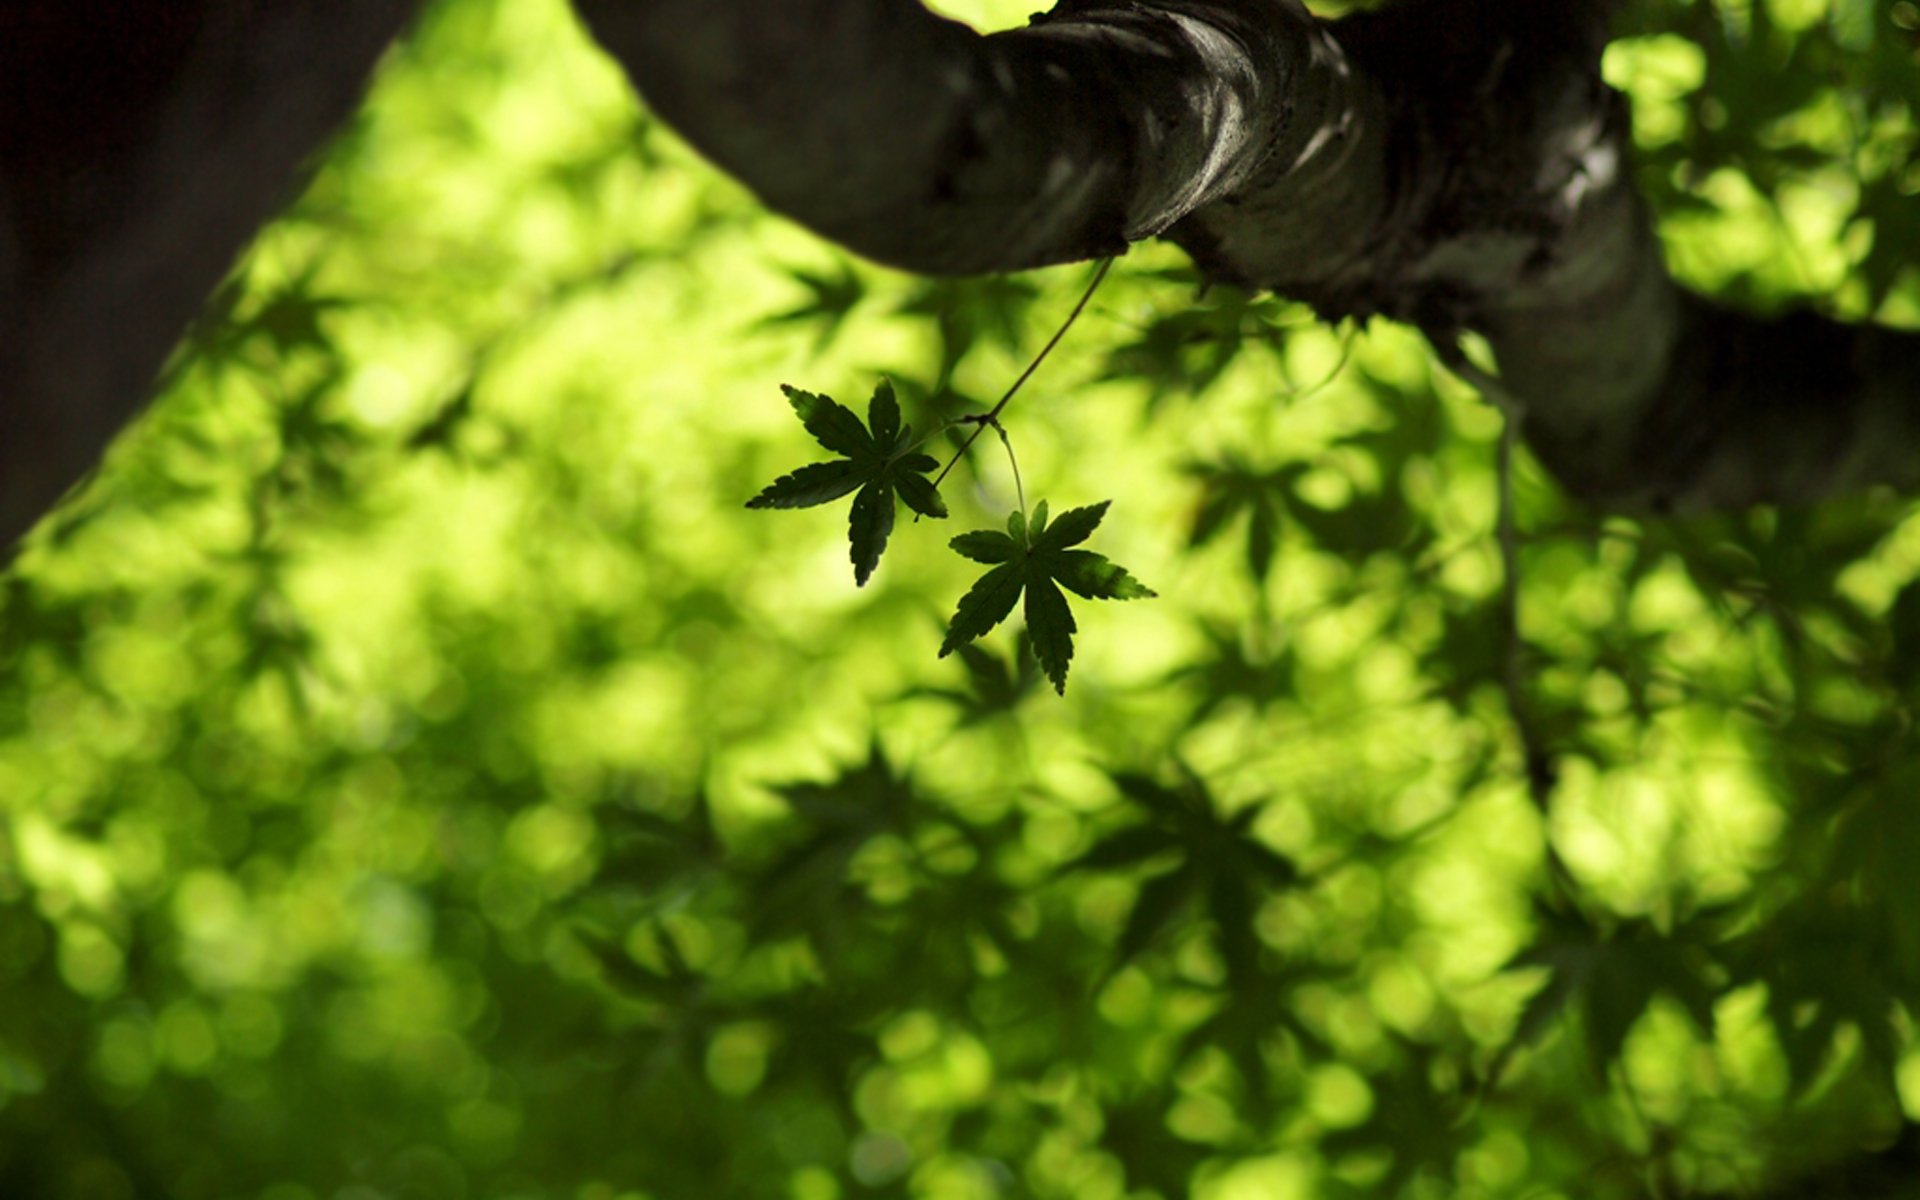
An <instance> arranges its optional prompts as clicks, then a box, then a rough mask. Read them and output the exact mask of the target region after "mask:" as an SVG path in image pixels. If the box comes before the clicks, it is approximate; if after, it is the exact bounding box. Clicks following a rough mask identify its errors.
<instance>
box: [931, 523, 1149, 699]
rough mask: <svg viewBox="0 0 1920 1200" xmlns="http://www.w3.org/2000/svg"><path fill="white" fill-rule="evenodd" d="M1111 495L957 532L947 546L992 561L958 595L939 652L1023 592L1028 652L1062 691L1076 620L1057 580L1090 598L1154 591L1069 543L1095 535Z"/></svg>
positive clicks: (983, 627)
mask: <svg viewBox="0 0 1920 1200" xmlns="http://www.w3.org/2000/svg"><path fill="white" fill-rule="evenodd" d="M1112 503H1113V501H1111V500H1104V501H1102V502H1100V503H1099V504H1096V505H1093V506H1092V507H1090V508H1073V509H1068V510H1067V511H1066V512H1064V513H1061V514H1060V519H1059V520H1058V521H1055V522H1054V523H1053V525H1052V526H1051V527H1049V526H1048V525H1047V502H1046V501H1045V500H1042V501H1041V502H1040V503H1039V504H1037V505H1035V506H1034V509H1033V523H1032V525H1028V523H1027V520H1026V517H1025V515H1024V514H1022V513H1017V512H1016V513H1014V514H1013V515H1012V516H1010V517H1008V518H1007V532H1005V533H1000V532H998V531H996V530H991V529H981V530H976V531H975V532H973V533H963V534H961V535H960V536H959V537H956V538H954V539H953V541H952V542H951V543H950V544H951V545H952V546H953V548H954V549H955V550H957V551H959V552H960V553H961V554H963V555H965V556H966V557H967V558H970V559H972V560H973V561H975V562H978V563H987V564H990V565H992V567H993V570H991V571H988V572H987V573H986V574H985V575H982V576H981V577H980V578H979V579H978V580H977V581H976V582H975V583H974V585H973V587H971V588H970V589H968V591H967V594H966V595H964V596H962V597H960V606H959V608H957V609H955V610H954V614H953V620H952V622H951V623H950V624H949V625H948V626H947V640H946V641H944V642H942V643H941V645H940V656H941V657H942V658H945V657H946V656H947V655H949V654H951V653H953V652H954V650H956V649H958V648H959V647H960V646H962V645H964V644H965V643H967V642H970V641H972V640H973V639H975V638H977V637H979V636H980V635H981V634H983V633H985V632H987V630H989V629H992V628H993V627H994V626H995V625H998V624H999V623H1000V622H1002V621H1004V620H1006V619H1007V614H1008V613H1010V612H1012V611H1013V606H1014V604H1015V603H1016V602H1017V601H1018V600H1019V599H1020V596H1021V594H1022V593H1023V592H1024V593H1025V594H1026V597H1027V613H1026V616H1027V636H1028V637H1029V638H1030V639H1031V640H1032V642H1033V653H1034V657H1035V658H1037V659H1039V660H1040V666H1041V667H1042V668H1043V669H1044V670H1045V671H1046V673H1047V678H1048V679H1051V680H1052V681H1053V689H1054V691H1056V692H1059V693H1060V694H1062V695H1065V694H1066V691H1067V664H1068V663H1069V662H1071V661H1072V659H1073V635H1074V632H1075V630H1076V628H1077V626H1075V625H1074V623H1073V612H1072V610H1071V609H1069V608H1068V607H1067V598H1066V597H1065V596H1062V595H1061V594H1060V588H1059V587H1057V586H1055V585H1056V583H1057V584H1062V585H1064V586H1065V587H1066V588H1067V590H1068V591H1070V592H1073V593H1074V594H1075V595H1077V596H1083V597H1085V598H1086V599H1088V600H1135V599H1138V598H1140V597H1143V596H1151V595H1153V594H1154V593H1153V591H1152V590H1151V589H1149V588H1148V587H1147V586H1146V585H1144V584H1142V583H1141V582H1140V581H1139V580H1138V579H1135V578H1134V577H1133V576H1131V575H1129V574H1127V572H1126V570H1125V568H1123V567H1120V566H1119V565H1117V564H1115V563H1111V562H1108V561H1107V560H1106V558H1105V557H1103V556H1102V555H1098V554H1095V553H1093V552H1092V551H1089V550H1074V549H1070V547H1073V546H1077V545H1079V544H1080V543H1081V542H1084V541H1086V540H1087V539H1088V538H1089V537H1091V536H1093V531H1094V530H1095V529H1096V528H1098V527H1099V525H1100V519H1101V518H1102V517H1104V516H1106V515H1107V506H1108V505H1110V504H1112Z"/></svg>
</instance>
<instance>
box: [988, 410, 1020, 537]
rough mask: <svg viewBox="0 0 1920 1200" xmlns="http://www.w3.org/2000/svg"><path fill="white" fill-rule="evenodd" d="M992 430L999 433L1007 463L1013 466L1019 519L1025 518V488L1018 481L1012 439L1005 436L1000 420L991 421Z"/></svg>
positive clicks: (1005, 431)
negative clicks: (1018, 503)
mask: <svg viewBox="0 0 1920 1200" xmlns="http://www.w3.org/2000/svg"><path fill="white" fill-rule="evenodd" d="M993 431H994V432H995V433H997V434H999V435H1000V444H1001V445H1002V446H1005V447H1006V448H1007V465H1008V466H1010V467H1012V468H1013V494H1014V496H1015V497H1016V498H1018V499H1019V501H1020V519H1021V520H1022V521H1025V520H1026V519H1027V489H1026V485H1025V484H1023V483H1021V482H1020V460H1019V459H1018V458H1016V457H1014V454H1013V439H1012V438H1010V437H1008V436H1007V427H1006V426H1004V425H1002V424H1001V423H1000V422H998V421H995V422H994V423H993Z"/></svg>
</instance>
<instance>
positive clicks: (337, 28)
mask: <svg viewBox="0 0 1920 1200" xmlns="http://www.w3.org/2000/svg"><path fill="white" fill-rule="evenodd" d="M416 2H417V0H332V2H323V0H289V2H287V3H279V4H272V5H268V4H258V3H250V2H248V0H178V2H176V3H172V4H167V5H149V6H137V7H136V9H134V10H127V9H126V8H125V7H124V6H117V5H112V4H108V3H107V2H106V0H77V2H75V0H68V2H65V3H61V2H58V0H28V2H27V3H24V4H17V5H12V6H8V7H7V8H5V10H4V11H3V12H0V321H4V322H5V327H6V328H7V329H8V330H9V331H10V333H11V336H10V337H9V338H8V339H7V340H6V341H5V342H4V343H0V545H8V544H11V543H12V542H13V541H14V540H15V539H16V538H17V537H18V535H19V534H20V533H22V532H23V531H24V530H25V529H26V528H27V527H28V526H29V525H30V524H31V522H32V521H33V520H34V519H36V518H37V517H38V516H39V515H41V514H42V513H44V512H45V511H46V509H47V508H48V507H49V506H50V505H51V504H52V502H53V501H54V500H55V499H56V498H57V497H58V496H59V495H60V494H61V493H62V492H63V491H64V490H65V489H67V488H68V487H69V486H71V485H72V483H74V482H75V481H76V480H77V479H78V478H79V477H80V476H81V475H83V474H84V473H85V471H86V470H87V469H89V468H90V467H91V466H92V464H93V463H94V462H95V461H96V460H97V458H98V456H99V454H100V452H101V450H102V448H103V447H104V446H105V444H106V443H107V441H108V440H109V439H110V438H111V437H112V435H113V434H114V433H115V432H117V431H118V429H119V428H120V427H121V426H122V425H123V424H124V423H125V422H126V421H127V419H128V418H129V417H130V416H131V415H132V414H133V413H134V412H136V411H137V410H138V409H139V408H140V406H141V405H142V404H143V403H144V402H145V400H146V399H147V396H148V393H149V391H150V388H151V381H152V379H153V378H154V376H155V374H156V372H157V370H158V368H159V367H160V365H161V364H162V363H163V362H164V360H165V358H166V355H167V353H168V351H169V349H170V348H171V346H172V345H173V343H174V341H175V340H176V339H177V337H178V336H179V334H180V332H181V331H182V330H183V329H184V327H185V325H186V323H187V322H188V321H189V320H190V319H191V317H192V315H193V313H194V312H195V311H196V310H197V308H198V307H199V305H200V304H201V303H202V301H203V298H204V297H205V296H206V295H207V294H208V293H209V292H210V291H211V290H212V288H213V286H214V285H215V283H216V282H217V281H218V280H219V278H220V276H221V275H222V273H224V272H225V271H226V270H227V269H228V268H229V266H230V265H231V263H232V261H233V259H234V257H235V256H236V255H237V254H238V252H239V251H240V249H241V248H242V247H243V246H244V244H245V241H246V239H247V238H249V237H250V236H251V235H252V233H253V231H254V230H255V229H256V228H257V227H258V225H259V224H260V223H261V222H262V221H263V220H265V219H266V218H267V217H268V216H269V215H271V213H272V212H273V210H274V208H275V207H276V205H278V204H279V203H280V202H281V201H282V200H284V198H285V197H286V196H287V195H289V193H290V188H291V185H292V182H293V181H294V179H295V177H296V174H297V171H296V168H297V166H298V164H299V163H300V162H301V161H302V159H304V158H305V157H307V156H308V155H309V154H310V153H311V152H312V151H313V150H314V149H315V148H316V147H317V146H318V145H319V144H321V142H322V141H323V139H324V138H325V137H326V135H327V133H328V132H329V131H331V130H332V129H333V128H334V127H335V126H336V125H337V124H338V123H339V122H340V121H341V120H343V119H344V117H345V116H346V114H347V113H348V111H349V110H350V109H351V107H352V105H353V104H354V102H355V101H356V99H357V97H358V96H359V94H360V91H361V89H362V86H363V84H364V81H365V79H366V77H367V75H368V72H369V71H370V69H371V68H372V66H373V64H374V62H375V61H376V59H377V58H378V56H379V53H380V51H381V49H382V48H383V47H384V45H385V44H386V42H387V41H388V39H389V38H391V37H392V36H393V35H394V33H395V32H396V31H397V30H398V29H399V28H400V27H401V26H402V25H403V24H404V23H405V21H406V19H407V18H408V16H409V15H410V13H411V10H412V9H413V7H414V6H415V3H416ZM579 7H580V9H581V12H582V15H583V16H584V17H585V18H586V19H587V21H588V23H589V25H590V27H591V28H592V29H593V31H594V32H595V34H596V35H597V36H598V37H599V38H600V39H601V41H602V43H603V44H604V45H605V46H606V48H607V49H608V50H609V51H610V52H611V53H612V54H613V55H614V56H615V57H616V58H617V59H618V60H619V61H620V62H621V63H622V64H624V65H625V66H626V68H627V69H628V71H629V72H630V74H631V75H632V77H633V79H634V81H635V82H636V84H637V85H638V87H639V89H640V91H641V92H642V93H643V94H644V95H645V97H646V98H647V99H648V101H649V102H650V103H651V104H652V106H653V107H654V108H655V110H656V111H657V112H659V113H660V114H661V115H663V116H664V117H666V118H667V119H668V120H669V121H671V122H672V123H674V124H676V125H677V126H678V127H679V128H680V129H681V131H682V132H683V133H684V134H685V135H686V136H687V137H688V138H689V139H690V140H691V141H692V142H694V144H695V145H697V146H699V147H700V148H701V149H703V150H704V151H705V152H706V153H707V154H709V155H710V156H711V157H712V158H713V159H714V160H715V161H716V162H718V163H719V164H720V165H721V166H722V167H724V168H726V169H727V170H729V171H731V172H733V173H734V174H736V175H737V176H739V177H740V178H741V179H742V180H743V181H744V182H745V183H746V184H747V185H748V186H750V187H752V188H753V189H754V190H755V191H757V192H758V193H759V194H760V195H761V196H762V197H763V198H764V199H765V200H766V201H767V203H768V204H769V205H770V206H771V207H773V208H775V209H777V210H779V211H781V212H784V213H787V214H788V215H790V216H793V217H795V218H796V219H798V220H800V221H802V222H803V223H805V224H807V225H809V226H811V227H813V228H814V229H816V230H818V231H820V232H821V233H822V234H824V235H825V236H827V237H829V238H832V239H834V240H836V241H839V242H841V243H843V244H845V245H847V246H849V247H850V248H852V249H854V250H856V251H858V252H860V253H863V254H866V255H868V256H870V257H873V258H876V259H879V260H881V261H884V262H889V263H892V264H894V265H896V266H901V267H904V268H907V269H909V270H916V271H921V272H926V273H936V274H964V273H976V272H984V271H999V270H1015V269H1020V268H1024V267H1031V266H1037V265H1041V264H1045V263H1055V262H1063V261H1070V260H1074V259H1084V258H1092V257H1098V256H1102V255H1106V254H1112V253H1116V252H1118V251H1120V250H1122V249H1124V247H1125V246H1126V245H1127V244H1128V243H1129V242H1131V241H1134V240H1138V239H1140V238H1143V237H1148V236H1153V235H1164V236H1168V237H1170V238H1172V239H1174V240H1175V241H1177V242H1179V243H1180V244H1181V245H1182V246H1184V247H1186V248H1187V249H1188V250H1189V251H1190V252H1191V253H1192V255H1193V257H1194V259H1195V261H1196V262H1197V263H1198V264H1199V266H1200V268H1201V269H1202V271H1203V272H1204V273H1206V274H1207V275H1208V276H1209V277H1211V278H1214V279H1218V280H1223V281H1231V282H1234V283H1238V284H1241V285H1243V286H1247V287H1254V288H1273V289H1275V290H1278V291H1280V292H1283V293H1285V294H1288V295H1291V296H1295V297H1298V298H1300V299H1303V300H1306V301H1308V302H1310V303H1312V304H1314V305H1315V306H1316V307H1317V308H1318V309H1319V311H1321V312H1322V313H1324V314H1326V315H1327V316H1329V317H1340V316H1355V315H1357V316H1361V317H1367V316H1373V315H1376V314H1377V315H1385V316H1390V317H1395V318H1399V319H1403V320H1407V321H1410V322H1412V323H1414V324H1417V325H1418V326H1420V327H1421V328H1423V329H1425V330H1426V331H1427V332H1428V333H1429V334H1430V335H1432V336H1433V337H1434V338H1435V339H1436V340H1438V341H1440V342H1443V343H1445V342H1448V341H1450V340H1451V339H1453V338H1455V337H1456V336H1457V335H1458V334H1459V333H1460V332H1462V331H1465V330H1474V331H1478V332H1480V333H1483V334H1485V335H1486V336H1487V338H1488V339H1489V340H1490V341H1491V343H1492V344H1493V346H1494V348H1495V351H1496V353H1497V354H1498V356H1499V360H1500V368H1501V371H1502V373H1503V375H1504V378H1505V384H1506V386H1507V388H1508V389H1509V390H1510V391H1511V392H1512V393H1513V394H1514V395H1515V396H1517V397H1518V398H1519V399H1520V400H1521V401H1522V402H1523V403H1524V404H1525V406H1526V408H1527V423H1526V428H1527V435H1528V438H1529V441H1530V442H1531V444H1532V446H1533V449H1534V450H1535V452H1536V453H1537V454H1538V456H1539V457H1540V458H1541V460H1542V461H1543V462H1545V463H1546V464H1547V465H1548V466H1549V468H1551V469H1552V470H1553V471H1554V472H1555V473H1556V474H1557V475H1558V476H1559V477H1560V478H1561V479H1562V481H1563V482H1565V484H1566V485H1567V486H1568V488H1569V489H1571V490H1572V491H1573V492H1574V493H1576V494H1577V495H1580V496H1582V497H1585V498H1586V499H1588V500H1590V501H1592V502H1594V503H1596V504H1598V505H1602V506H1606V507H1610V508H1615V509H1624V510H1635V509H1652V510H1665V509H1687V508H1700V507H1727V506H1737V505H1745V504H1751V503H1754V502H1756V501H1763V500H1780V501H1806V500H1813V499H1818V498H1820V497H1822V496H1825V495H1828V494H1831V493H1833V492H1837V491H1844V490H1852V489H1858V488H1861V487H1864V486H1867V485H1870V484H1876V483H1885V484H1892V485H1894V486H1896V487H1900V488H1911V487H1913V486H1915V485H1916V484H1920V479H1917V478H1916V475H1920V467H1916V466H1915V465H1913V460H1914V458H1915V456H1913V455H1910V454H1907V453H1904V452H1903V448H1904V447H1906V446H1908V445H1910V444H1911V443H1912V442H1913V440H1914V437H1915V434H1916V433H1920V429H1916V425H1920V420H1917V419H1916V415H1915V412H1914V409H1915V406H1916V403H1920V401H1917V400H1916V396H1920V336H1916V335H1913V334H1901V333H1896V332H1892V331H1887V330H1876V329H1870V328H1862V327H1849V326H1842V325H1838V324H1835V323H1833V322H1829V321H1824V320H1821V319H1819V318H1817V317H1811V316H1806V315H1801V316H1795V317H1790V318H1785V319H1778V320H1761V319H1755V318H1749V317H1745V316H1741V315H1739V314H1735V313H1732V312H1728V311H1725V310H1722V309H1720V308H1717V307H1715V306H1714V305H1712V304H1711V303H1710V302H1708V301H1705V300H1703V299H1700V298H1697V297H1693V296H1689V295H1687V294H1685V293H1683V292H1682V291H1681V290H1679V289H1678V288H1676V287H1675V286H1674V284H1673V282H1672V280H1671V279H1670V277H1669V276H1668V274H1667V272H1666V270H1665V267H1664V265H1663V263H1662V261H1661V255H1660V251H1659V244H1658V242H1657V239H1656V238H1655V237H1654V235H1653V233H1652V231H1651V226H1650V223H1649V220H1648V218H1647V215H1646V213H1645V211H1644V207H1643V205H1642V204H1641V202H1640V200H1639V198H1638V196H1637V195H1636V194H1635V192H1634V190H1633V188H1632V186H1631V178H1630V173H1629V171H1628V170H1627V166H1626V163H1627V150H1628V144H1627V137H1626V128H1625V121H1624V117H1623V110H1622V105H1621V102H1620V99H1619V97H1617V96H1616V95H1614V94H1613V93H1611V92H1610V91H1608V90H1607V89H1606V88H1605V87H1604V85H1603V84H1602V83H1601V81H1600V79H1599V74H1598V60H1599V51H1600V48H1601V46H1602V45H1603V43H1604V39H1605V22H1606V18H1607V16H1608V14H1609V11H1610V9H1611V7H1612V4H1611V2H1610V0H1556V2H1555V3H1552V4H1543V3H1540V2H1539V0H1413V2H1409V3H1403V4H1400V5H1395V6H1391V7H1388V8H1386V9H1383V10H1380V11H1378V12H1375V13H1371V14H1367V15H1364V16H1360V17H1356V18H1352V19H1349V20H1346V21H1342V22H1338V23H1332V24H1328V23H1323V22H1319V21H1316V20H1315V19H1313V18H1312V17H1311V16H1310V15H1309V14H1308V13H1307V12H1306V11H1305V9H1304V8H1302V7H1301V6H1300V5H1299V3H1298V2H1297V0H1062V3H1061V4H1060V5H1059V7H1057V8H1056V9H1055V10H1054V11H1053V12H1052V13H1050V14H1048V15H1046V16H1045V17H1042V18H1036V20H1035V23H1034V24H1033V25H1032V26H1031V27H1030V28H1028V29H1024V30H1019V31H1013V32H1008V33H1002V34H995V35H991V36H986V37H982V36H980V35H978V34H975V33H973V32H972V31H970V30H968V29H966V28H965V27H963V26H961V25H958V24H956V23H954V22H951V21H946V20H942V19H940V18H937V17H934V16H932V15H930V14H928V13H927V12H926V11H925V10H924V9H922V8H921V7H920V5H919V4H918V3H917V2H916V0H780V3H778V4H769V3H756V2H750V0H580V3H579Z"/></svg>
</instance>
